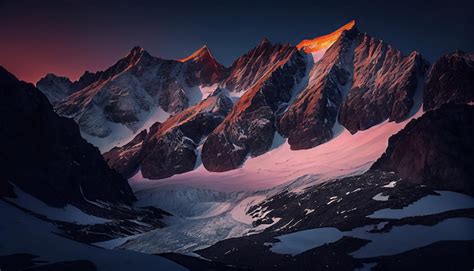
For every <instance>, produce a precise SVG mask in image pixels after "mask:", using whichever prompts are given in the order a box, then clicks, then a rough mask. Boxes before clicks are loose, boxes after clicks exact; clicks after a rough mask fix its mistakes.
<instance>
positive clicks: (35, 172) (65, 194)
mask: <svg viewBox="0 0 474 271" xmlns="http://www.w3.org/2000/svg"><path fill="white" fill-rule="evenodd" d="M0 142H2V146H1V152H0V164H1V165H2V168H3V169H5V170H3V172H2V175H3V176H2V178H1V179H0V183H1V185H0V186H2V187H11V185H10V183H11V184H14V185H15V186H17V187H19V188H20V189H22V190H23V191H25V192H27V193H29V194H31V195H33V196H35V197H37V198H38V199H40V200H42V201H44V202H46V203H47V204H49V205H52V206H64V205H66V204H68V203H73V204H76V205H80V204H82V203H84V202H85V201H86V200H89V201H94V200H102V201H105V202H111V203H124V204H130V203H132V202H133V201H134V200H135V197H134V195H133V193H132V191H131V189H130V186H129V185H128V183H127V181H126V180H125V179H123V178H122V177H121V176H120V175H119V174H118V173H116V172H115V171H114V170H112V169H110V168H109V167H108V166H107V164H106V162H105V161H104V159H103V157H102V156H101V155H100V153H99V151H98V149H97V148H95V147H94V146H92V145H91V144H89V143H87V142H86V141H85V140H84V139H82V137H81V135H80V133H79V128H78V126H77V124H76V123H74V121H72V120H70V119H67V118H63V117H60V116H58V115H57V114H56V113H54V111H53V108H52V106H51V104H50V103H49V102H48V99H47V98H46V96H44V94H42V93H41V92H40V91H39V90H38V89H37V88H35V87H34V86H33V85H32V84H28V83H25V82H20V81H18V79H16V78H15V77H14V76H13V75H12V74H10V73H8V72H7V71H6V70H5V69H3V68H1V67H0ZM3 193H4V192H3V190H2V192H0V194H2V195H3Z"/></svg>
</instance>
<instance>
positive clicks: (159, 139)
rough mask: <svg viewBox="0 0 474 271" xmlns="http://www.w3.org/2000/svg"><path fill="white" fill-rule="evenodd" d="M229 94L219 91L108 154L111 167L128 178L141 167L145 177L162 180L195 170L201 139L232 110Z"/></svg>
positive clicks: (156, 124)
mask: <svg viewBox="0 0 474 271" xmlns="http://www.w3.org/2000/svg"><path fill="white" fill-rule="evenodd" d="M232 106H233V104H232V101H231V100H230V98H229V97H228V96H227V93H226V92H225V91H223V90H221V89H217V90H216V91H215V92H214V93H213V94H212V95H211V96H209V97H208V98H206V99H205V100H203V101H202V102H200V103H199V104H197V105H195V106H193V107H190V108H188V109H186V110H184V111H182V112H180V113H178V114H176V115H174V116H172V117H170V118H169V119H168V120H166V121H165V122H164V123H155V124H154V125H153V126H152V127H151V128H150V130H149V131H148V133H147V131H142V132H141V133H140V134H139V135H137V136H136V137H135V138H134V139H133V140H132V141H131V142H129V143H128V144H126V145H124V146H122V147H116V148H114V149H112V150H111V151H109V152H107V153H105V154H104V156H105V157H106V158H107V160H108V163H109V165H110V166H111V167H112V168H114V169H116V170H117V171H119V172H120V173H121V174H122V175H123V176H124V177H131V176H132V174H133V173H134V172H135V171H136V170H137V169H138V167H139V166H140V169H141V173H142V175H143V176H144V177H146V178H150V179H161V178H166V177H170V176H172V175H174V174H178V173H183V172H187V171H190V170H193V169H194V168H195V166H196V160H197V158H198V155H199V152H198V150H197V146H198V145H199V144H200V142H201V140H202V139H203V138H204V137H205V136H207V135H208V134H209V133H210V132H211V131H212V130H214V128H216V127H217V126H218V125H219V124H220V123H221V122H222V121H223V120H224V118H225V116H226V115H227V114H228V113H229V112H230V110H231V109H232Z"/></svg>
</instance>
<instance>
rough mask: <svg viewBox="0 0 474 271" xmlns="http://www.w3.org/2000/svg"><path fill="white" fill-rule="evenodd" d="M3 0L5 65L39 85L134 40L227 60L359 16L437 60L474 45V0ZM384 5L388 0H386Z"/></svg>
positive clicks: (1, 54)
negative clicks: (203, 48)
mask: <svg viewBox="0 0 474 271" xmlns="http://www.w3.org/2000/svg"><path fill="white" fill-rule="evenodd" d="M255 2H257V1H245V0H242V1H240V0H233V1H232V0H227V1H204V0H201V1H179V0H171V1H162V0H161V1H160V0H157V1H144V0H135V1H126V0H116V1H98V0H41V1H39V0H38V1H35V0H29V1H28V0H12V1H7V0H0V65H2V66H4V67H6V68H7V69H8V70H9V71H11V72H12V73H14V74H15V75H16V76H17V77H19V78H20V79H23V80H25V81H29V82H36V81H37V80H38V79H39V78H40V77H42V76H44V75H45V74H46V73H50V72H52V73H56V74H59V75H65V76H68V77H70V78H71V79H73V80H74V79H77V78H78V77H79V76H80V75H81V74H82V73H84V71H85V70H89V71H97V70H103V69H105V68H107V67H108V66H110V65H112V64H113V63H115V62H116V61H117V60H118V59H119V58H121V57H122V56H124V55H126V54H127V53H128V51H129V50H130V49H131V48H132V47H133V46H135V45H140V46H142V47H144V48H145V49H146V50H147V51H148V52H150V54H152V55H155V56H160V57H163V58H181V57H185V56H187V55H188V54H191V53H192V52H193V51H195V50H196V49H198V48H199V47H201V46H202V45H203V44H207V45H208V47H209V48H210V50H211V52H212V53H213V55H214V56H215V57H216V58H217V60H218V61H220V62H221V63H223V64H224V65H226V66H229V65H230V64H231V63H232V61H233V60H234V59H235V58H237V57H238V56H240V55H242V54H243V53H245V52H246V51H248V50H249V49H251V48H252V47H254V46H255V45H256V44H257V43H258V42H259V41H260V40H261V39H262V38H263V37H267V38H269V39H270V40H271V41H272V42H290V43H291V44H293V45H296V44H297V43H298V42H299V41H300V40H302V39H304V38H313V37H316V36H319V35H322V34H326V33H329V32H331V31H333V30H335V29H337V28H338V27H339V26H341V25H343V24H345V23H346V22H348V21H350V20H352V19H355V20H357V27H358V29H359V30H360V31H362V32H367V33H369V34H371V35H372V36H375V37H378V38H380V39H382V40H384V41H386V42H388V43H390V44H392V45H393V46H395V47H397V48H398V49H400V50H402V52H404V53H406V54H407V53H409V52H410V51H413V50H417V51H419V52H420V53H421V54H422V55H423V56H424V57H425V58H427V59H428V60H429V61H430V62H433V61H435V60H436V59H437V58H438V57H439V56H440V55H442V54H444V53H447V52H451V51H454V50H456V49H460V50H464V51H471V52H472V51H474V37H473V33H474V1H472V0H471V1H457V0H446V1H415V0H411V1H391V4H389V3H382V1H357V0H352V1H344V0H337V1H332V0H326V1H306V0H299V1H290V0H286V1H276V0H275V1H258V3H255ZM383 2H386V1H383Z"/></svg>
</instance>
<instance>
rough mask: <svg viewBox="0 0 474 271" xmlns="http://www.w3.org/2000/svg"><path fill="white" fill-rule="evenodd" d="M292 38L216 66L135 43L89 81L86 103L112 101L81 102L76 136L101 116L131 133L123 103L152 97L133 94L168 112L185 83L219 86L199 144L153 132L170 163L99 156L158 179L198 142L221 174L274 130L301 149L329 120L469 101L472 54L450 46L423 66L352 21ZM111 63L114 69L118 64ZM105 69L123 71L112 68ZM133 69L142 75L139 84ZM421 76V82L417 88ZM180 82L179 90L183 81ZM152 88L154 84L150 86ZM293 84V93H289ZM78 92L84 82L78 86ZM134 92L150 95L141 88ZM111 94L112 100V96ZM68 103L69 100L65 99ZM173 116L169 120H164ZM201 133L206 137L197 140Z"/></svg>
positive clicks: (183, 96)
mask: <svg viewBox="0 0 474 271" xmlns="http://www.w3.org/2000/svg"><path fill="white" fill-rule="evenodd" d="M303 43H304V44H303ZM312 43H315V44H312ZM302 44H303V45H304V46H302V45H301V44H299V45H298V46H297V47H292V46H290V45H281V44H272V43H271V42H269V41H268V40H267V39H264V40H262V41H261V42H260V44H258V46H256V47H255V48H254V49H252V50H250V51H249V52H248V53H246V54H244V55H243V56H241V57H240V58H238V59H237V60H236V61H235V62H234V63H233V64H232V66H231V67H229V68H224V67H223V66H222V65H220V64H219V63H218V62H217V61H216V60H215V59H214V58H213V57H212V55H211V54H210V53H209V50H208V49H207V47H203V48H201V49H199V50H198V51H196V52H195V53H194V54H192V55H191V56H189V57H187V58H185V59H180V60H176V61H175V60H163V59H159V58H154V57H151V56H149V54H147V53H146V52H145V51H143V50H142V49H139V48H138V49H137V48H135V49H134V50H132V52H131V53H130V55H129V56H127V57H126V58H125V59H123V60H121V61H122V62H126V63H129V62H133V63H134V64H133V65H132V66H130V68H129V69H130V71H128V70H127V71H123V72H122V73H121V74H120V75H118V76H116V78H114V79H110V80H109V79H107V80H109V81H107V80H105V81H107V82H106V83H104V86H100V87H93V89H94V90H93V91H94V92H96V94H95V95H96V98H94V99H93V100H98V98H97V97H101V96H104V97H103V99H102V101H103V102H104V103H106V104H108V103H113V104H114V105H112V104H110V105H108V106H105V107H104V112H105V113H106V114H105V115H102V113H101V109H100V107H97V106H96V105H97V103H96V102H92V103H89V104H92V107H91V108H90V109H88V110H86V111H87V112H88V113H85V114H82V115H81V117H80V118H79V119H77V117H76V120H77V121H78V122H79V124H80V126H81V129H82V131H83V132H84V131H85V132H86V133H87V130H88V129H89V128H91V127H92V129H93V130H95V131H101V132H100V134H102V132H104V133H103V134H102V135H106V134H107V133H109V132H110V131H109V130H107V129H108V127H107V126H106V125H105V126H104V125H102V124H103V123H104V121H114V122H118V123H124V124H126V125H128V126H130V127H131V128H132V129H134V131H139V130H140V127H139V125H138V124H137V125H135V126H134V124H133V123H137V118H136V116H137V114H136V113H133V112H132V111H133V110H129V109H131V108H137V106H138V105H142V104H145V105H146V106H145V107H144V109H143V110H144V111H147V110H152V108H153V107H154V106H156V105H153V103H148V102H140V101H141V100H142V99H141V98H140V97H146V99H144V100H150V99H148V98H150V97H155V96H156V95H155V94H156V93H158V92H159V93H160V94H159V95H158V96H156V97H159V98H158V102H157V103H158V105H159V106H160V107H161V108H162V109H164V110H165V111H168V112H171V113H172V114H177V113H178V112H180V111H183V110H185V108H189V109H190V110H191V111H196V110H197V111H199V108H198V107H199V105H193V103H190V102H189V99H188V97H189V95H188V94H189V93H187V91H189V88H188V87H189V86H193V85H194V86H196V85H199V86H210V85H213V86H216V87H217V86H219V87H220V88H222V89H223V90H224V91H226V92H227V93H229V94H230V96H231V99H232V100H233V101H234V103H235V104H234V106H233V107H232V108H231V111H230V113H229V114H221V115H220V116H222V117H225V119H224V121H223V122H222V123H220V124H219V125H217V126H216V127H215V129H213V130H211V131H209V132H207V133H205V135H203V138H202V139H203V140H202V142H201V141H196V140H191V141H192V142H191V141H189V140H187V139H186V138H187V137H188V136H185V135H182V134H180V133H179V132H178V131H176V130H173V131H174V133H165V134H161V135H160V137H161V138H163V137H164V136H166V137H168V139H167V140H164V141H161V140H158V141H156V142H157V143H156V144H157V145H154V148H158V146H159V145H162V144H165V142H170V141H171V142H181V143H180V144H178V145H173V146H174V147H176V148H177V149H179V150H180V151H179V153H180V154H182V155H181V156H180V157H182V159H181V158H180V159H178V161H172V162H171V161H168V160H166V161H165V160H162V159H167V158H166V157H169V156H168V155H159V156H149V158H147V159H144V158H140V159H138V158H137V157H140V155H142V152H141V151H137V152H135V151H136V150H135V149H136V148H135V147H136V146H138V145H137V144H138V143H137V144H133V143H134V142H136V140H139V139H135V140H134V141H133V142H132V143H130V144H125V145H123V146H122V147H120V148H116V149H114V150H113V151H111V152H110V153H108V154H107V155H106V156H107V158H108V159H109V163H110V165H111V166H112V167H114V168H116V169H118V170H119V171H120V172H121V173H123V174H124V176H126V177H129V176H131V175H132V174H133V173H134V172H135V171H136V170H137V169H138V168H139V167H140V166H141V163H142V162H143V161H146V166H145V167H144V168H145V171H146V172H148V173H145V175H147V176H148V177H150V178H165V177H168V176H171V175H173V174H176V173H182V172H186V171H189V170H192V169H194V166H191V165H195V164H196V157H197V156H198V155H196V154H195V153H194V154H193V152H195V149H196V148H197V149H201V148H202V151H201V158H202V163H203V165H204V167H205V168H206V169H207V170H209V171H218V172H219V171H227V170H231V169H235V168H237V167H239V166H241V165H242V164H243V163H244V162H245V160H246V159H247V158H248V157H254V156H258V155H260V154H262V153H265V152H266V151H268V150H269V149H270V146H271V144H272V141H273V138H274V135H275V132H278V133H279V134H280V135H282V136H283V137H287V138H288V143H289V144H290V146H291V148H292V149H293V150H298V149H307V148H312V147H315V146H318V145H320V144H322V143H324V142H326V141H328V140H330V139H331V138H332V137H333V135H334V134H333V128H334V127H335V125H338V124H339V123H340V124H341V125H342V126H343V127H345V128H346V129H348V130H349V131H350V132H351V133H356V132H358V131H360V130H365V129H368V128H370V127H372V126H374V125H377V124H379V123H381V122H383V121H385V120H388V121H396V122H400V121H403V120H405V119H407V118H408V117H410V115H411V114H413V113H414V112H415V111H416V110H417V109H418V106H419V105H420V104H421V99H422V98H421V97H422V96H423V101H424V104H425V110H427V109H430V108H435V107H434V106H433V105H430V103H431V104H432V103H435V104H437V105H438V106H439V105H441V104H442V103H444V102H446V101H450V100H453V101H457V102H459V103H466V102H469V101H472V91H471V89H472V88H470V87H469V85H470V84H471V81H472V79H471V77H472V76H471V75H472V67H473V66H472V56H471V55H469V54H466V53H462V52H457V53H455V54H451V55H448V56H445V57H443V58H441V59H440V61H438V62H437V63H436V64H435V65H433V67H432V68H431V69H429V65H428V63H427V62H426V61H425V60H424V59H423V58H422V57H421V56H420V54H419V53H417V52H412V53H411V54H409V55H408V56H404V55H403V54H402V53H401V52H400V51H398V50H397V49H395V48H393V47H392V46H390V45H388V44H386V43H384V42H382V41H381V40H378V39H375V38H373V37H370V36H369V35H367V34H365V33H361V32H359V31H358V30H357V28H356V26H355V22H351V23H349V24H347V25H345V26H343V27H341V28H340V29H338V30H337V31H335V32H334V33H331V34H328V35H325V36H322V37H318V38H316V39H313V40H305V41H304V42H302ZM300 45H301V46H300ZM298 49H299V50H298ZM306 53H307V54H306ZM318 55H319V57H318ZM308 56H312V57H314V58H315V59H314V64H313V63H310V62H311V60H308ZM133 59H135V60H133ZM147 59H148V60H147ZM132 60H133V61H132ZM121 61H119V63H121ZM135 62H136V63H135ZM119 63H118V64H116V65H115V66H121V65H122V64H120V65H119ZM146 63H154V64H146ZM122 66H123V65H122ZM109 70H118V71H122V70H123V69H121V68H117V67H115V68H110V69H109ZM109 70H107V71H109ZM149 70H152V72H150V71H149ZM428 70H429V73H428V72H427V71H428ZM107 71H106V72H102V73H99V74H103V75H101V76H102V77H104V78H108V77H107V76H106V75H105V74H110V73H111V72H110V71H109V72H107ZM184 71H186V72H184ZM454 71H456V72H454ZM457 71H460V72H457ZM112 74H114V73H112ZM129 74H130V76H132V75H133V77H134V78H138V79H137V80H138V81H140V82H148V83H147V84H148V85H149V86H150V87H151V86H153V88H151V89H153V90H152V91H150V87H149V88H142V87H141V85H144V83H140V84H141V85H140V84H138V85H136V84H135V83H133V84H131V83H130V82H128V81H127V80H125V81H123V82H119V81H120V78H122V77H129ZM137 74H138V75H137ZM139 74H148V76H147V77H145V79H146V80H145V79H143V78H142V77H140V76H139ZM176 74H180V76H178V77H180V78H183V76H184V78H185V79H184V80H181V81H179V80H178V81H173V78H177V77H173V76H176ZM89 77H91V76H89ZM164 78H165V79H164ZM305 78H307V79H305ZM425 78H427V81H426V86H425V83H424V79H425ZM438 79H439V80H438ZM453 79H455V80H453ZM147 80H148V81H147ZM163 80H164V81H166V82H164V81H163ZM82 81H83V80H82ZM91 81H94V80H91ZM98 81H99V82H101V81H104V80H98ZM162 81H163V82H162ZM79 82H81V80H79ZM96 82H97V80H96ZM133 82H135V81H133ZM157 82H161V83H160V84H157ZM183 82H184V85H185V86H186V87H183V85H182V84H183ZM455 82H464V83H463V84H458V83H455ZM72 84H75V83H72ZM93 84H95V83H93ZM100 84H102V83H100ZM110 85H115V88H113V89H114V91H112V92H116V94H114V95H115V96H114V95H112V96H110V95H108V94H103V93H109V92H111V91H110V90H109V88H110ZM145 85H146V84H145ZM157 85H159V87H156V86H157ZM165 86H166V87H165ZM298 87H299V88H300V89H297V88H298ZM87 88H89V87H86V88H85V89H87ZM142 89H146V91H145V92H146V93H148V94H149V93H152V94H151V95H148V94H146V93H145V94H143V93H144V92H143V91H142ZM453 89H454V90H453ZM85 93H87V91H85V90H80V91H78V92H75V93H74V94H73V95H71V96H70V97H68V98H66V99H65V100H64V101H63V102H61V103H60V104H58V106H57V107H56V108H57V110H58V112H60V113H61V112H62V113H63V114H64V111H62V109H63V107H64V105H65V104H69V103H70V104H71V106H72V107H74V106H75V104H77V103H79V104H80V103H81V102H82V101H88V100H89V98H88V97H89V96H88V95H85ZM123 93H126V95H123ZM139 93H142V94H143V95H142V94H139ZM153 93H155V94H153ZM452 93H454V94H452ZM119 94H120V95H119ZM129 95H132V96H134V97H133V98H132V99H128V98H126V99H125V100H126V101H123V102H121V100H122V99H123V97H124V96H125V97H128V96H129ZM113 97H117V99H118V101H115V100H114V99H115V98H113ZM202 97H204V93H203V96H202ZM76 99H77V100H79V102H77V101H75V100H76ZM154 99H155V98H151V100H154ZM129 101H133V102H132V104H133V105H129V104H128V103H129ZM196 102H197V101H196ZM138 107H140V106H138ZM193 107H197V109H193ZM120 108H122V109H124V108H125V109H124V110H121V109H120ZM143 110H142V111H143ZM139 111H140V110H139ZM131 112H132V113H131ZM66 115H68V114H66ZM102 117H104V118H102ZM81 119H82V120H84V122H82V121H81ZM102 120H104V121H102ZM175 121H176V118H175V119H174V120H173V121H172V122H175ZM160 122H163V121H160ZM198 122H199V121H197V122H196V121H194V122H193V124H192V125H193V127H199V125H201V124H196V123H198ZM81 123H83V125H81ZM168 123H169V122H168ZM91 125H92V126H91ZM157 125H159V124H157ZM202 125H205V124H202ZM145 128H146V127H145ZM105 130H107V131H105ZM207 134H209V136H207ZM135 136H136V137H137V138H142V137H143V134H138V133H136V134H135ZM206 136H207V138H204V137H206ZM171 137H172V138H171ZM134 146H135V147H134ZM128 148H133V149H134V150H131V151H130V152H127V155H126V156H127V157H128V156H130V159H129V158H122V157H121V156H118V155H117V153H123V152H124V151H125V150H127V149H128ZM158 149H161V150H160V152H161V153H163V151H164V152H169V151H170V147H169V146H162V147H160V148H158ZM158 149H157V150H158ZM114 153H115V154H114ZM169 154H171V153H169ZM122 156H123V155H122ZM131 158H133V159H131ZM117 159H118V160H117ZM124 159H125V160H124ZM153 159H155V160H153ZM119 160H120V161H119ZM153 164H155V165H154V166H153ZM171 167H175V168H176V170H172V172H168V173H164V171H165V170H166V169H170V168H171ZM152 168H155V169H156V168H161V169H160V174H157V173H153V174H150V170H151V169H152Z"/></svg>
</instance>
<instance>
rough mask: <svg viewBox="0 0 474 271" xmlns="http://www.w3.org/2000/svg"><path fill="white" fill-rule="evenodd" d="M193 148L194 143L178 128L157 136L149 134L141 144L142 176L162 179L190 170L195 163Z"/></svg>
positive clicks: (194, 146)
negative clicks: (148, 137)
mask: <svg viewBox="0 0 474 271" xmlns="http://www.w3.org/2000/svg"><path fill="white" fill-rule="evenodd" d="M195 148H196V144H195V143H194V142H193V141H192V140H191V139H190V138H188V137H186V136H185V135H184V134H183V132H182V131H181V130H180V129H179V128H172V129H170V130H169V131H167V132H166V133H164V134H160V135H159V136H155V135H150V139H148V140H147V142H145V144H143V159H142V161H141V172H142V175H143V177H145V178H149V179H162V178H167V177H171V176H173V175H174V174H178V173H184V172H187V171H190V170H192V169H193V168H194V166H195V164H196V153H195V151H194V150H195Z"/></svg>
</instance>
